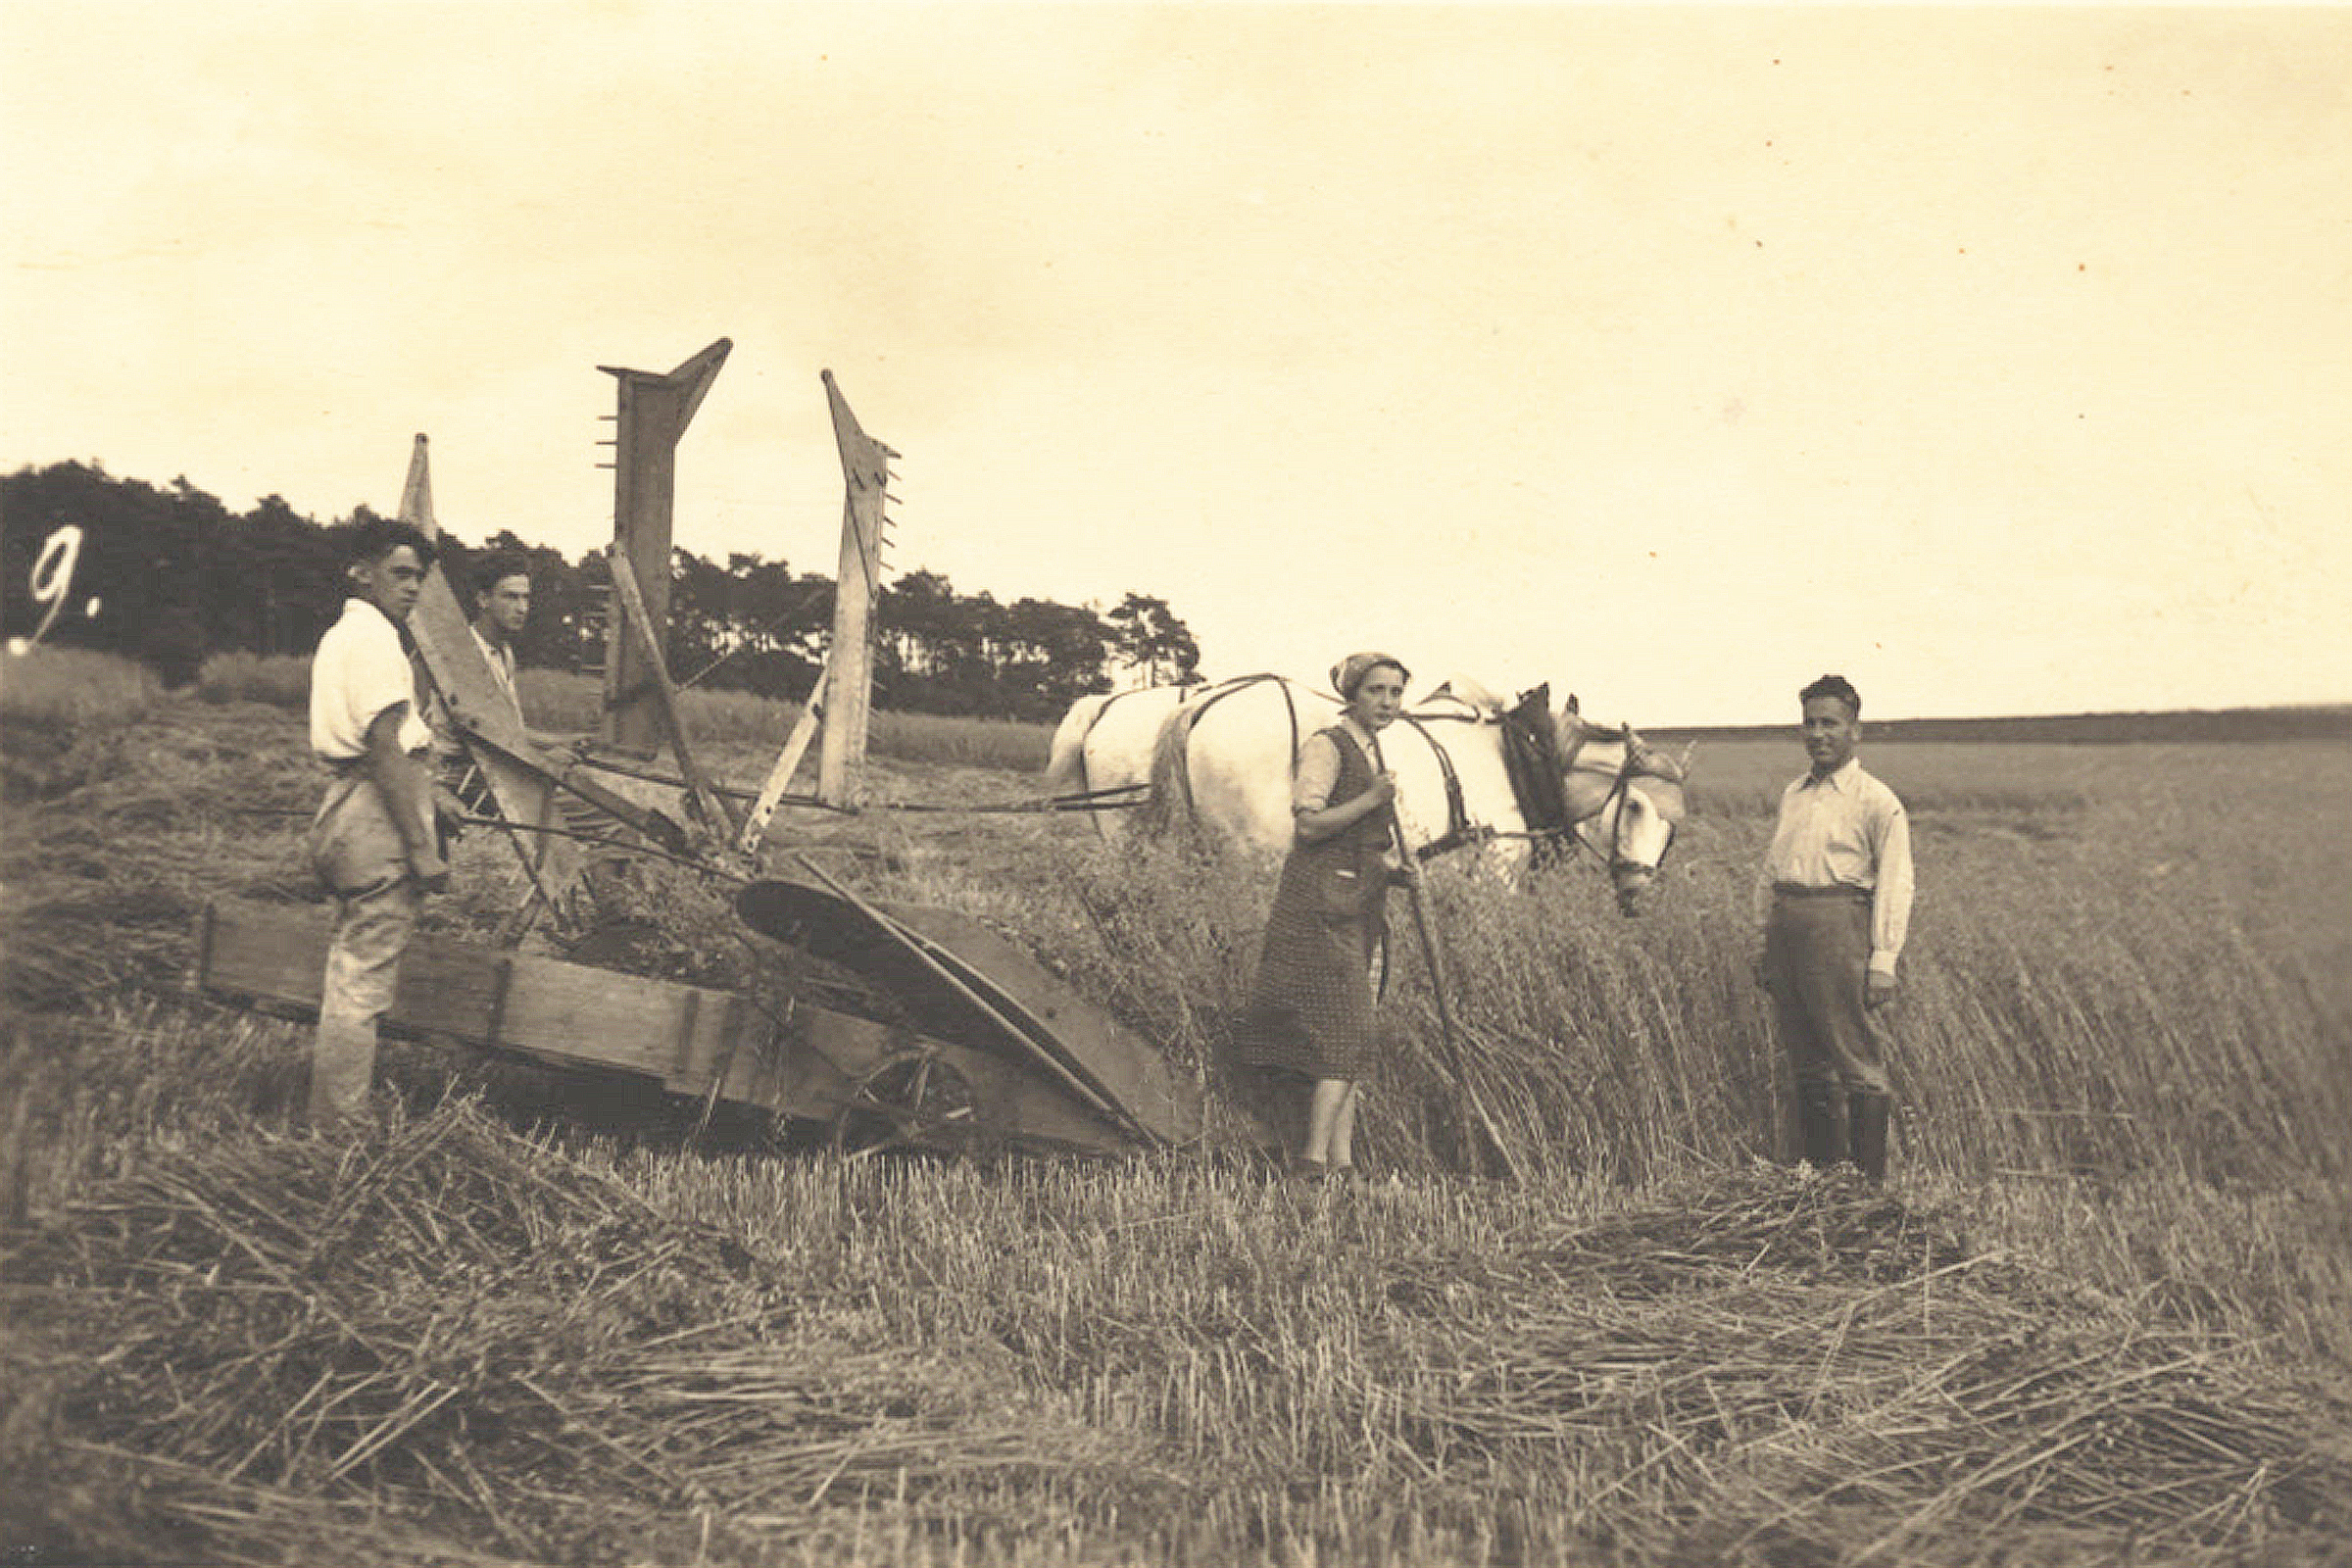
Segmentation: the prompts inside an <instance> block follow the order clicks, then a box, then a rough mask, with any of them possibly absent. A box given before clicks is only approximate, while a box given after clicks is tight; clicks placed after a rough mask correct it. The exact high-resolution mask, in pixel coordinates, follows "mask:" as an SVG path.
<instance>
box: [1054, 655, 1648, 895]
mask: <svg viewBox="0 0 2352 1568" xmlns="http://www.w3.org/2000/svg"><path fill="white" fill-rule="evenodd" d="M1267 681H1272V682H1274V683H1275V685H1277V686H1278V687H1280V688H1281V690H1282V697H1283V711H1284V712H1285V713H1286V714H1288V715H1289V717H1290V722H1291V747H1290V757H1291V770H1292V774H1293V776H1294V777H1296V776H1297V773H1298V767H1299V760H1298V759H1299V707H1298V703H1297V701H1296V699H1294V698H1293V697H1292V695H1291V688H1290V683H1289V682H1288V681H1286V680H1284V679H1283V678H1282V677H1281V676H1279V675H1272V674H1256V675H1237V676H1235V677H1234V678H1233V679H1231V680H1228V681H1224V682H1222V683H1220V684H1219V685H1217V686H1216V687H1214V688H1212V689H1211V690H1210V691H1209V692H1208V693H1207V694H1206V695H1204V696H1202V697H1201V699H1200V700H1199V701H1198V702H1195V703H1190V704H1187V705H1186V706H1185V707H1183V708H1181V709H1179V710H1177V713H1176V717H1177V720H1178V722H1179V723H1180V724H1182V726H1183V728H1182V730H1181V731H1180V733H1179V736H1178V740H1179V742H1180V744H1183V745H1184V746H1185V747H1186V749H1187V750H1188V751H1189V748H1190V742H1191V739H1192V732H1193V726H1194V725H1196V724H1198V723H1199V722H1200V721H1201V715H1202V714H1203V713H1205V712H1207V711H1209V710H1210V709H1211V708H1214V707H1215V706H1216V705H1217V704H1218V703H1220V702H1223V701H1224V700H1225V699H1226V698H1228V697H1231V696H1233V695H1234V694H1235V693H1237V692H1243V691H1247V690H1249V689H1250V687H1252V686H1257V685H1260V684H1263V683H1264V682H1267ZM1550 697H1551V688H1550V686H1549V685H1548V684H1546V685H1543V686H1538V687H1537V688H1535V690H1533V691H1531V692H1527V693H1525V694H1523V695H1522V696H1521V697H1520V699H1519V702H1518V705H1517V706H1516V707H1514V708H1511V709H1509V710H1508V711H1503V712H1501V713H1498V714H1495V715H1493V716H1490V715H1489V714H1488V713H1486V712H1484V711H1480V710H1479V709H1477V708H1475V707H1472V706H1471V705H1469V704H1467V703H1465V704H1464V705H1463V706H1464V708H1465V709H1466V710H1467V711H1463V712H1459V713H1399V714H1397V718H1398V720H1399V721H1401V722H1402V723H1404V724H1405V725H1407V726H1408V727H1409V728H1411V729H1412V731H1413V732H1414V733H1415V734H1417V735H1419V736H1420V737H1421V739H1422V740H1423V741H1424V742H1426V743H1427V745H1428V747H1429V750H1430V755H1431V756H1432V757H1434V758H1436V759H1437V763H1438V772H1439V775H1440V776H1441V777H1442V778H1443V779H1444V780H1445V782H1446V831H1445V832H1444V833H1443V834H1441V835H1439V836H1438V837H1437V838H1434V839H1432V840H1430V841H1429V842H1428V843H1427V844H1424V845H1422V846H1421V847H1420V848H1419V849H1417V850H1415V851H1414V852H1413V854H1414V856H1415V858H1419V859H1423V860H1428V859H1434V858H1437V857H1438V856H1441V855H1446V854H1450V853H1451V852H1453V851H1455V850H1459V849H1466V848H1468V847H1470V846H1472V845H1475V844H1484V843H1487V842H1488V841H1490V840H1493V839H1528V840H1531V841H1533V842H1534V843H1535V845H1536V846H1537V848H1538V851H1539V852H1541V851H1543V850H1544V849H1545V848H1548V847H1549V846H1550V845H1552V844H1555V843H1556V842H1557V841H1559V840H1560V839H1563V838H1565V839H1567V840H1569V841H1570V842H1571V843H1574V844H1577V845H1580V846H1583V847H1584V848H1586V849H1588V850H1590V849H1591V848H1592V847H1591V846H1590V845H1586V844H1585V841H1584V840H1583V839H1581V838H1579V837H1578V836H1577V835H1576V833H1575V831H1574V828H1575V824H1574V823H1573V822H1572V821H1570V820H1569V817H1568V800H1567V795H1566V792H1565V791H1564V790H1563V789H1562V788H1561V787H1560V779H1561V777H1562V776H1563V775H1564V774H1566V773H1567V772H1568V770H1569V769H1570V768H1572V767H1574V766H1575V765H1576V758H1577V754H1578V753H1579V752H1581V751H1583V750H1584V745H1585V742H1586V740H1587V739H1589V738H1590V737H1591V736H1592V735H1593V734H1594V733H1597V732H1596V731H1593V730H1591V729H1588V728H1587V727H1586V726H1585V725H1583V724H1582V723H1580V724H1578V725H1577V729H1576V738H1575V740H1574V742H1573V743H1572V744H1571V745H1570V747H1569V749H1568V753H1567V755H1566V756H1565V757H1563V756H1561V755H1560V752H1559V747H1558V746H1557V744H1556V743H1555V741H1554V739H1553V732H1552V727H1551V724H1550V716H1551V715H1550V710H1549V706H1548V705H1549V703H1550ZM1114 701H1115V699H1114ZM1109 706H1110V705H1109V704H1108V703H1105V704H1103V707H1104V708H1105V709H1107V708H1108V707H1109ZM1102 717H1103V715H1102V714H1101V713H1100V712H1098V713H1097V714H1096V715H1095V722H1096V723H1100V722H1102ZM1433 723H1441V724H1444V723H1450V724H1495V725H1497V726H1499V727H1500V729H1501V731H1502V755H1503V772H1504V775H1505V776H1506V777H1507V778H1508V779H1509V781H1510V786H1511V794H1512V796H1513V797H1514V799H1515V801H1516V804H1517V805H1518V807H1519V815H1520V818H1521V820H1523V821H1525V822H1526V823H1527V827H1526V828H1525V829H1524V830H1521V829H1511V828H1497V827H1494V826H1492V825H1490V824H1487V823H1483V822H1473V821H1471V820H1470V809H1469V805H1468V803H1467V802H1466V801H1465V799H1464V798H1463V795H1462V778H1461V774H1460V773H1459V772H1458V771H1456V770H1455V768H1454V765H1453V759H1452V758H1451V757H1450V756H1448V755H1447V754H1446V748H1445V747H1444V746H1442V745H1440V744H1439V743H1438V738H1437V737H1436V736H1435V735H1433V734H1432V733H1430V728H1429V726H1430V725H1431V724H1433ZM1088 730H1089V732H1090V733H1091V732H1092V730H1093V725H1092V724H1090V725H1089V726H1088ZM1624 740H1625V760H1624V762H1623V763H1621V764H1620V765H1619V766H1618V768H1617V773H1616V777H1615V778H1613V779H1612V780H1611V781H1610V783H1609V789H1608V793H1607V794H1606V795H1604V796H1603V797H1602V798H1601V804H1600V809H1601V810H1603V811H1605V810H1607V809H1609V807H1610V805H1611V804H1612V803H1617V804H1620V805H1621V804H1622V802H1623V800H1624V797H1625V795H1626V793H1627V792H1628V790H1630V789H1631V788H1632V785H1633V781H1634V777H1635V775H1636V774H1637V773H1639V772H1640V771H1641V770H1642V756H1641V752H1640V749H1639V748H1638V747H1636V745H1635V744H1634V739H1633V735H1632V731H1631V728H1630V726H1629V727H1628V730H1627V732H1626V734H1625V737H1624ZM1176 774H1177V777H1178V778H1179V779H1181V780H1182V781H1183V785H1184V804H1185V807H1186V809H1188V810H1190V809H1195V808H1196V802H1195V801H1194V799H1193V779H1192V769H1191V768H1189V767H1179V768H1177V769H1176ZM1082 776H1083V775H1082ZM1624 833H1625V812H1624V811H1623V810H1622V809H1620V810H1619V811H1618V813H1617V815H1616V818H1615V819H1614V820H1613V821H1612V823H1611V824H1610V834H1609V853H1608V856H1607V863H1608V864H1609V866H1610V867H1611V868H1614V867H1615V866H1616V865H1617V864H1618V863H1619V862H1620V861H1621V860H1622V859H1623V858H1624ZM1592 853H1593V854H1594V855H1598V854H1599V852H1598V851H1597V850H1593V851H1592Z"/></svg>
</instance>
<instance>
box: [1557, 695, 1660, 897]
mask: <svg viewBox="0 0 2352 1568" xmlns="http://www.w3.org/2000/svg"><path fill="white" fill-rule="evenodd" d="M1590 733H1591V732H1590V731H1588V730H1587V729H1586V728H1585V726H1584V725H1582V724H1579V725H1578V726H1577V729H1576V739H1575V740H1574V741H1573V742H1571V743H1570V744H1569V747H1568V755H1567V756H1566V757H1564V758H1562V759H1561V760H1560V771H1561V772H1563V773H1566V772H1569V771H1570V770H1572V769H1573V768H1574V767H1575V766H1576V758H1577V754H1578V753H1579V752H1582V751H1583V750H1584V749H1585V741H1586V739H1587V737H1588V735H1589V734H1590ZM1618 740H1619V743H1620V744H1621V745H1623V746H1624V748H1625V760H1623V761H1621V762H1619V763H1618V764H1617V775H1616V777H1614V778H1612V779H1610V780H1609V787H1608V791H1607V793H1605V794H1603V795H1602V796H1601V798H1600V807H1599V809H1597V810H1595V811H1593V813H1592V814H1593V816H1602V815H1606V814H1607V813H1608V810H1609V808H1610V807H1611V806H1615V807H1616V808H1617V812H1616V814H1615V815H1614V816H1610V817H1609V852H1608V854H1607V855H1605V856H1603V855H1602V854H1601V852H1600V851H1599V850H1597V849H1594V848H1593V845H1592V843H1591V842H1590V841H1588V840H1587V839H1586V838H1585V836H1584V835H1583V834H1581V833H1578V832H1577V831H1576V830H1575V828H1574V826H1573V825H1571V826H1569V827H1566V828H1563V829H1560V830H1559V831H1561V832H1563V833H1565V834H1566V835H1567V836H1568V837H1569V838H1571V839H1574V840H1575V841H1576V843H1577V846H1578V847H1579V848H1581V849H1583V850H1585V851H1586V852H1587V853H1589V854H1591V855H1592V856H1593V858H1596V859H1598V860H1599V861H1600V862H1601V864H1602V865H1603V866H1605V867H1606V868H1607V869H1608V872H1609V875H1610V877H1611V878H1612V879H1614V878H1615V876H1616V874H1617V872H1618V870H1619V868H1621V867H1623V866H1628V865H1636V864H1639V863H1640V862H1639V861H1636V860H1633V859H1631V858H1628V857H1627V855H1626V853H1625V814H1626V813H1625V803H1626V797H1627V796H1628V795H1630V794H1632V793H1633V786H1634V780H1635V778H1636V777H1638V776H1639V775H1640V774H1641V772H1642V748H1641V746H1640V744H1639V743H1638V742H1636V741H1635V739H1634V727H1633V726H1632V725H1631V724H1628V725H1626V726H1625V728H1624V729H1623V730H1622V731H1620V732H1619V735H1618ZM1590 771H1597V769H1592V770H1590ZM1580 820H1582V819H1581V818H1580ZM1673 853H1674V840H1673V839H1671V838H1670V839H1668V840H1667V841H1666V848H1665V849H1663V850H1661V851H1659V852H1658V863H1657V864H1656V865H1655V866H1644V867H1643V869H1644V870H1664V869H1665V867H1666V857H1667V856H1669V855H1671V854H1673Z"/></svg>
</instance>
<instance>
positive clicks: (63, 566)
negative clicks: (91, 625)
mask: <svg viewBox="0 0 2352 1568" xmlns="http://www.w3.org/2000/svg"><path fill="white" fill-rule="evenodd" d="M80 560H81V530H80V529H79V528H77V527H75V526H73V524H72V523H68V524H67V525H66V526H64V527H62V528H60V529H58V530H57V531H56V532H55V533H53V534H51V535H50V536H49V537H48V538H47V539H46V540H44V541H43V542H42V544H41V554H40V559H39V560H37V561H35V562H34V563H33V564H32V602H33V603H34V604H36V605H44V606H46V607H47V611H46V613H43V614H42V616H41V629H40V630H38V631H36V632H34V633H33V634H32V641H34V642H36V643H37V642H39V641H40V640H41V639H42V638H43V637H46V636H48V635H49V628H50V627H51V626H52V625H54V624H55V623H56V621H57V613H58V612H59V611H60V610H62V609H64V608H65V603H66V591H67V590H68V589H70V588H72V587H73V568H74V566H75V565H76V564H79V562H80Z"/></svg>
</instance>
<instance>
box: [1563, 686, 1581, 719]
mask: <svg viewBox="0 0 2352 1568" xmlns="http://www.w3.org/2000/svg"><path fill="white" fill-rule="evenodd" d="M1580 711H1581V710H1580V709H1578V707H1577V706H1576V693H1574V692H1570V693H1569V694H1568V706H1567V707H1565V708H1563V709H1561V710H1560V716H1561V717H1562V718H1574V717H1575V716H1576V715H1577V714H1578V712H1580Z"/></svg>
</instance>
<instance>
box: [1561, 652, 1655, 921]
mask: <svg viewBox="0 0 2352 1568" xmlns="http://www.w3.org/2000/svg"><path fill="white" fill-rule="evenodd" d="M1554 746H1555V750H1556V752H1557V754H1558V757H1559V762H1560V793H1561V796H1562V799H1563V804H1564V805H1565V807H1566V809H1567V810H1566V814H1567V820H1568V821H1569V822H1570V823H1571V824H1573V831H1574V832H1575V834H1576V836H1577V837H1578V838H1579V839H1582V840H1583V841H1584V843H1585V847H1586V848H1588V849H1590V850H1591V851H1593V854H1594V855H1596V856H1598V857H1600V858H1601V859H1602V860H1603V861H1605V862H1606V863H1607V865H1608V868H1609V881H1610V883H1611V884H1612V885H1613V886H1614V887H1615V888H1616V890H1617V907H1618V909H1619V910H1620V911H1621V912H1623V913H1625V914H1629V915H1632V914H1639V913H1641V912H1642V901H1643V899H1644V898H1645V896H1646V895H1647V894H1648V892H1649V889H1650V887H1651V885H1652V884H1653V883H1655V882H1656V880H1657V876H1658V867H1659V866H1661V865H1663V864H1664V863H1665V860H1666V852H1667V850H1668V849H1670V848H1671V847H1672V846H1673V844H1674V830H1675V828H1676V826H1677V825H1679V824H1680V823H1681V822H1682V820H1683V817H1684V814H1685V813H1686V811H1687V810H1688V806H1687V803H1686V802H1685V801H1684V798H1683V776H1684V764H1683V763H1682V762H1679V761H1677V760H1675V759H1673V758H1671V757H1668V756H1667V755H1666V754H1665V753H1664V752H1661V751H1659V750H1657V749H1656V748H1654V747H1652V746H1651V745H1650V744H1649V743H1648V742H1646V741H1644V740H1642V737H1641V736H1640V735H1639V734H1638V733H1636V732H1635V730H1634V727H1633V725H1631V724H1622V725H1618V726H1615V727H1613V728H1612V727H1611V726H1609V725H1606V724H1595V723H1593V722H1591V721H1590V720H1588V719H1585V718H1583V717H1581V716H1580V715H1579V714H1578V713H1577V711H1576V699H1575V698H1574V697H1571V698H1569V699H1568V706H1567V707H1566V708H1564V709H1562V710H1561V711H1560V712H1559V713H1558V714H1556V715H1555V727H1554Z"/></svg>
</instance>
